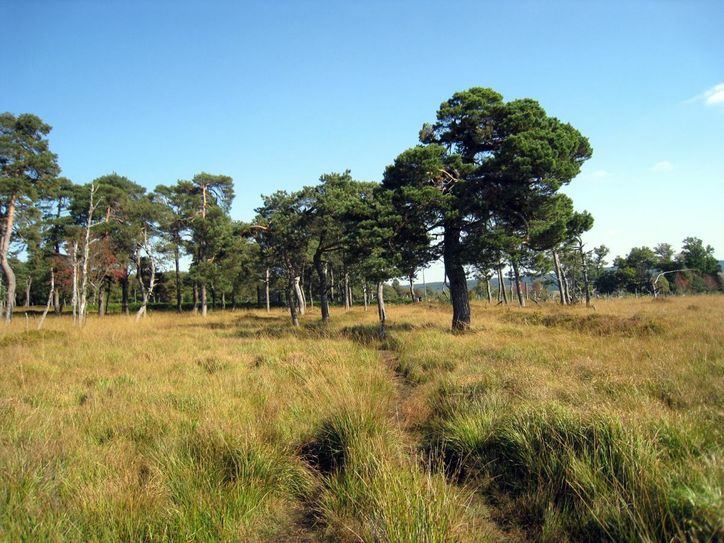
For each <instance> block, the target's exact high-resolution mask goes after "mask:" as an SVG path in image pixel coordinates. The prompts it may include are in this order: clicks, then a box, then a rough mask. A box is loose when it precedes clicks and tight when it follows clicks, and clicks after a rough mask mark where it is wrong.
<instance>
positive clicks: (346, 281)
mask: <svg viewBox="0 0 724 543" xmlns="http://www.w3.org/2000/svg"><path fill="white" fill-rule="evenodd" d="M348 309H349V274H348V273H345V274H344V310H345V311H347V310H348Z"/></svg>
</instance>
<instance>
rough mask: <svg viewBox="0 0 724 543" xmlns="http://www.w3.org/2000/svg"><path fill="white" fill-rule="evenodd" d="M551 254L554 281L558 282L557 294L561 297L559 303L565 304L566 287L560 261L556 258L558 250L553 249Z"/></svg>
mask: <svg viewBox="0 0 724 543" xmlns="http://www.w3.org/2000/svg"><path fill="white" fill-rule="evenodd" d="M551 254H552V255H553V267H554V269H555V272H556V281H557V282H558V294H560V297H561V305H566V303H567V301H566V287H565V285H564V282H563V273H562V272H561V263H560V260H558V252H557V251H556V250H555V249H554V250H553V251H551Z"/></svg>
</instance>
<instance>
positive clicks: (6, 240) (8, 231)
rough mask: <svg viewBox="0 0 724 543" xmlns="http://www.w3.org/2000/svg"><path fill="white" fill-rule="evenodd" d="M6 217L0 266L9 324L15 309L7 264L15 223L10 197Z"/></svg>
mask: <svg viewBox="0 0 724 543" xmlns="http://www.w3.org/2000/svg"><path fill="white" fill-rule="evenodd" d="M6 211H7V215H6V217H5V226H4V227H3V236H2V238H1V239H0V266H1V267H2V270H3V273H4V274H5V281H7V291H6V292H5V321H6V322H10V320H11V319H12V318H13V308H14V307H15V272H14V271H13V269H12V268H11V267H10V262H8V252H9V251H10V239H11V238H12V234H13V223H14V221H15V198H14V197H11V198H10V200H9V201H8V204H7V210H6Z"/></svg>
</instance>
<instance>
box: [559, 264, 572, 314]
mask: <svg viewBox="0 0 724 543" xmlns="http://www.w3.org/2000/svg"><path fill="white" fill-rule="evenodd" d="M561 279H562V280H563V296H564V297H565V299H566V304H567V305H570V304H571V292H570V289H569V288H568V279H567V278H566V270H564V269H563V267H562V266H561Z"/></svg>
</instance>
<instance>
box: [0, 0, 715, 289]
mask: <svg viewBox="0 0 724 543" xmlns="http://www.w3.org/2000/svg"><path fill="white" fill-rule="evenodd" d="M0 20H2V29H3V30H2V33H0V50H1V51H2V57H3V58H2V66H3V69H2V78H1V79H0V109H1V110H3V111H4V110H7V111H11V112H13V113H22V112H32V113H35V114H37V115H39V116H41V117H42V118H43V119H44V120H45V121H46V122H48V123H50V124H51V125H52V126H53V127H54V128H53V132H52V133H51V146H52V148H53V150H54V151H55V152H56V153H58V155H59V159H60V165H61V167H62V168H63V174H64V175H66V176H67V177H69V178H71V179H72V180H73V181H75V182H78V183H84V182H88V181H90V180H91V179H93V178H95V177H98V176H100V175H103V174H105V173H108V172H111V171H116V172H118V173H120V174H122V175H125V176H127V177H129V178H131V179H133V180H135V181H137V182H139V183H141V184H143V185H145V186H147V187H148V188H153V187H154V186H155V185H157V184H159V183H172V182H174V181H175V180H177V179H188V178H190V177H192V176H193V175H194V174H195V173H197V172H199V171H209V172H212V173H224V174H228V175H231V176H232V177H233V178H234V180H235V186H236V193H237V197H236V202H235V204H234V207H233V211H232V214H233V215H234V216H235V217H236V218H239V219H246V220H249V219H250V218H251V217H252V216H253V209H254V208H255V207H257V206H258V205H259V204H260V197H259V196H260V194H262V193H265V194H266V193H270V192H272V191H274V190H276V189H296V188H298V187H301V186H302V185H305V184H312V183H315V182H316V180H317V179H318V177H319V175H320V174H322V173H324V172H330V171H341V170H344V169H346V168H349V169H351V170H352V173H353V175H354V176H355V177H357V178H359V179H367V180H379V179H380V177H381V174H382V172H383V170H384V167H385V166H386V165H387V164H389V163H390V162H391V161H392V160H393V159H394V158H395V156H396V155H397V154H398V153H399V152H401V151H403V150H404V149H406V148H407V147H409V146H411V145H414V144H415V143H416V138H417V133H418V130H419V129H420V126H421V125H422V123H423V122H426V121H430V120H432V119H433V118H434V114H435V111H436V109H437V107H438V105H439V104H440V102H442V101H443V100H445V99H446V98H448V97H449V96H450V95H451V94H452V93H453V92H455V91H456V90H461V89H465V88H468V87H471V86H488V87H492V88H494V89H496V90H498V91H499V92H501V93H502V94H503V95H504V96H505V97H506V98H507V99H513V98H521V97H531V98H535V99H537V100H538V101H540V103H541V104H542V105H543V107H545V108H546V110H547V111H548V112H549V113H550V114H552V115H555V116H557V117H559V118H561V119H562V120H565V121H567V122H570V123H571V124H573V125H574V126H575V127H577V128H578V129H579V130H580V131H581V132H582V133H583V134H584V135H586V136H588V137H589V139H590V140H591V144H592V146H593V149H594V157H593V158H592V159H591V160H590V161H589V162H588V163H587V164H586V166H585V167H584V170H583V172H582V173H581V175H580V176H579V177H578V178H577V179H575V180H574V181H573V182H572V184H571V185H570V187H568V188H567V189H566V192H568V193H569V194H570V195H571V196H572V197H573V199H574V201H575V203H576V207H577V208H579V209H588V210H589V211H591V213H592V214H593V215H594V217H595V219H596V224H595V227H594V229H593V230H592V231H591V232H590V233H589V235H588V238H587V241H588V243H589V245H598V244H600V243H605V244H606V245H608V246H609V247H610V248H611V250H612V254H613V255H616V254H622V253H625V252H627V251H628V249H629V248H630V247H631V246H634V245H654V244H655V243H657V242H660V241H666V242H669V243H672V244H673V245H674V246H675V247H677V249H678V247H679V245H680V242H681V240H682V239H683V238H684V237H685V236H688V235H694V236H698V237H701V238H702V239H704V241H705V242H706V243H709V244H711V245H713V246H714V247H715V249H716V254H717V256H718V257H719V258H724V218H723V217H724V213H722V204H724V198H723V196H724V85H722V84H724V31H722V23H723V22H724V2H721V1H713V2H703V1H688V2H685V1H683V0H682V1H676V2H672V1H669V2H667V1H658V2H650V1H638V2H637V1H627V2H603V1H602V2H584V1H576V2H502V1H501V2H454V1H453V2H442V1H441V2H395V1H392V2H376V1H370V2H321V1H300V2H283V1H279V2H214V1H208V2H182V1H176V2H170V1H168V2H167V1H158V2H150V1H149V2H133V1H130V2H129V1H125V2H120V1H119V2H113V1H85V2H81V1H62V0H46V1H39V0H25V1H23V0H14V1H13V0H0ZM717 85H722V86H720V87H717ZM438 274H440V275H441V272H439V268H437V267H436V268H435V269H433V270H431V272H430V274H429V275H432V279H439V278H438V277H437V275H438ZM430 279H431V277H429V276H428V280H430Z"/></svg>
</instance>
